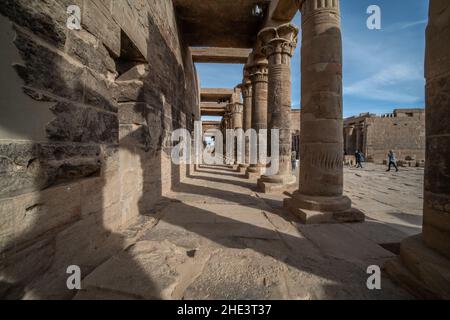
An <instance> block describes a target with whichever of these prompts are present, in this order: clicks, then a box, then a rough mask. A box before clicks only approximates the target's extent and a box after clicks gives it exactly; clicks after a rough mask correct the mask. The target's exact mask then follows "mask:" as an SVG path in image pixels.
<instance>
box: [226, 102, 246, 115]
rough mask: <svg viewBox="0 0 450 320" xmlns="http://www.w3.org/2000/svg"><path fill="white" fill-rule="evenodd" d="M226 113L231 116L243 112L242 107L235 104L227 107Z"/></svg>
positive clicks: (237, 103)
mask: <svg viewBox="0 0 450 320" xmlns="http://www.w3.org/2000/svg"><path fill="white" fill-rule="evenodd" d="M227 111H228V112H229V113H231V114H234V113H242V112H244V106H243V104H242V103H239V102H236V103H231V104H229V105H227Z"/></svg>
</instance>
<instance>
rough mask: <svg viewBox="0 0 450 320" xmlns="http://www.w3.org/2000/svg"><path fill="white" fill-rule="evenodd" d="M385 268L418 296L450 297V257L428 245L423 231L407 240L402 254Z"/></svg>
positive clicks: (423, 297)
mask: <svg viewBox="0 0 450 320" xmlns="http://www.w3.org/2000/svg"><path fill="white" fill-rule="evenodd" d="M384 270H385V272H386V273H387V274H388V275H389V277H390V278H391V279H392V281H394V282H396V283H397V284H399V285H401V286H402V287H404V288H405V289H407V290H408V291H410V292H411V293H413V294H414V295H416V296H417V297H418V298H422V299H445V300H450V259H448V258H446V257H444V256H443V255H441V254H439V253H437V252H436V251H434V250H433V249H431V248H429V247H427V246H426V245H425V244H424V243H423V241H422V238H421V235H420V234H419V235H416V236H413V237H410V238H407V239H405V240H403V241H402V243H401V245H400V256H399V257H397V258H395V259H393V260H390V261H388V262H386V263H385V265H384Z"/></svg>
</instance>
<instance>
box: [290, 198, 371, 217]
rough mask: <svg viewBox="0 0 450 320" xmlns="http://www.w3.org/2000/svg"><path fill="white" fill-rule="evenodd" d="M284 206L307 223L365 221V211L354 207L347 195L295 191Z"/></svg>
mask: <svg viewBox="0 0 450 320" xmlns="http://www.w3.org/2000/svg"><path fill="white" fill-rule="evenodd" d="M284 208H286V209H287V210H289V211H290V212H292V213H293V214H295V215H297V216H299V217H300V220H301V221H302V222H303V223H305V224H319V223H353V222H363V221H364V219H365V216H364V213H362V212H361V211H360V210H358V209H356V208H352V206H351V200H350V199H349V198H348V197H346V196H340V197H313V196H306V195H302V194H300V193H299V192H298V191H296V192H294V194H293V195H292V198H287V199H284Z"/></svg>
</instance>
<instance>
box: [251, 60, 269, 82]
mask: <svg viewBox="0 0 450 320" xmlns="http://www.w3.org/2000/svg"><path fill="white" fill-rule="evenodd" d="M250 80H251V81H252V83H256V82H268V81H269V69H268V65H267V63H265V64H258V65H255V66H253V67H252V69H251V74H250Z"/></svg>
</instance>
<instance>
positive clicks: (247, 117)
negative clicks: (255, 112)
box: [239, 66, 253, 172]
mask: <svg viewBox="0 0 450 320" xmlns="http://www.w3.org/2000/svg"><path fill="white" fill-rule="evenodd" d="M241 91H242V97H243V100H244V119H243V129H244V131H245V132H246V131H247V130H249V129H251V128H252V91H253V90H252V82H251V81H250V74H249V72H248V68H247V66H246V67H244V80H243V81H242V84H241ZM249 151H250V144H249V139H248V138H245V163H241V164H239V171H240V172H245V171H246V170H247V168H248V166H249V163H250V154H249Z"/></svg>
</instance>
